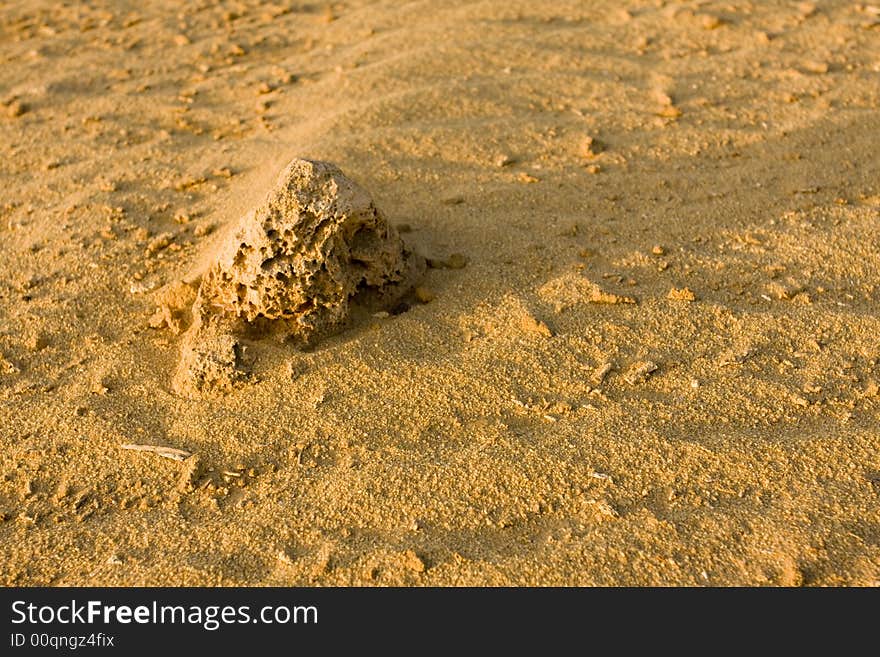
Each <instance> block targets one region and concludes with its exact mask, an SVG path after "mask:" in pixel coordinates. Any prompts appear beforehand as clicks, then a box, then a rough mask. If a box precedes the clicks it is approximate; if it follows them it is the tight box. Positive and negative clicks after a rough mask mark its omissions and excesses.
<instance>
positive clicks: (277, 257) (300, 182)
mask: <svg viewBox="0 0 880 657" xmlns="http://www.w3.org/2000/svg"><path fill="white" fill-rule="evenodd" d="M424 269H425V261H424V259H423V258H422V257H421V256H419V255H418V254H416V253H414V252H413V251H411V250H410V249H408V248H407V247H406V245H405V244H404V243H403V241H402V240H401V239H400V236H399V235H398V234H397V231H396V230H395V229H394V228H393V227H392V226H390V225H389V224H388V222H387V221H386V220H385V218H384V217H383V215H382V213H381V212H380V211H379V210H378V208H377V207H376V206H375V204H374V203H373V201H372V199H371V198H370V195H369V194H368V193H367V192H366V191H365V190H364V189H363V188H361V187H360V186H359V185H357V184H356V183H355V182H353V181H352V180H350V179H349V178H347V177H346V176H345V175H344V174H343V173H342V171H340V170H339V168H338V167H336V166H335V165H333V164H330V163H327V162H317V161H310V160H300V159H295V160H293V161H292V162H290V163H289V164H288V165H287V167H286V168H285V169H284V170H283V171H282V172H281V174H280V176H279V177H278V181H277V183H276V185H275V187H274V188H273V189H272V190H271V191H270V192H269V194H268V196H267V198H266V200H265V201H264V202H263V203H262V204H261V205H259V206H258V207H257V208H255V209H254V210H252V211H251V212H249V213H248V214H246V215H245V216H244V217H242V218H241V220H240V221H239V223H238V225H237V226H236V227H235V229H234V231H232V233H231V234H230V237H229V238H228V239H227V240H226V241H225V242H224V243H223V244H222V245H221V247H220V251H219V252H218V254H217V257H216V258H215V259H214V261H213V264H212V265H211V266H210V268H209V269H208V271H207V273H206V274H205V275H204V276H203V278H202V282H201V285H200V287H199V291H198V295H197V296H196V300H195V303H194V305H193V322H192V326H191V327H190V329H189V331H187V334H186V335H185V336H184V340H183V345H182V353H181V361H180V365H179V367H178V371H177V374H176V375H175V377H174V388H175V390H176V391H177V392H179V393H182V394H187V395H189V394H192V393H193V392H194V391H195V392H204V391H206V390H209V389H218V388H219V389H224V388H226V387H228V383H229V382H234V381H235V380H236V379H237V378H240V363H238V362H237V360H236V356H235V354H236V349H235V348H234V345H236V344H238V338H237V336H238V335H241V334H242V332H245V331H247V332H249V333H252V332H254V331H257V332H259V333H262V334H272V335H276V336H281V337H282V338H284V339H289V340H293V341H295V342H301V343H308V342H313V341H314V340H315V339H316V338H318V337H320V336H321V335H325V334H327V333H328V332H330V331H332V330H334V329H336V328H338V327H340V326H341V325H343V324H344V322H345V321H346V319H347V317H348V315H349V310H350V307H351V305H352V304H353V303H357V304H359V305H363V306H365V307H367V308H369V309H371V310H379V309H382V308H386V307H392V306H393V305H395V304H396V303H398V302H399V301H400V299H401V297H402V296H404V295H405V294H406V293H408V292H409V291H410V290H411V289H412V286H413V285H414V284H415V283H416V282H417V281H418V279H419V277H420V276H421V274H422V273H423V272H424ZM223 336H226V337H223ZM212 345H213V346H212ZM216 349H219V352H217V351H216ZM218 367H219V370H218V369H217V368H218ZM217 371H219V372H225V374H221V375H220V376H219V377H217V376H215V375H214V374H216V372H217Z"/></svg>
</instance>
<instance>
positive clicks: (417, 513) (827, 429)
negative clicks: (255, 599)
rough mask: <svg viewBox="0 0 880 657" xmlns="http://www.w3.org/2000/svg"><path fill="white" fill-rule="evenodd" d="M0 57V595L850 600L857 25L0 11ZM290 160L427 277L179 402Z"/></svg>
mask: <svg viewBox="0 0 880 657" xmlns="http://www.w3.org/2000/svg"><path fill="white" fill-rule="evenodd" d="M0 62H2V67H0V153H2V157H0V184H2V190H0V546H2V551H0V584H2V585H5V586H35V585H40V586H46V585H51V586H64V585H77V586H116V585H126V586H132V585H146V586H178V585H189V586H209V585H210V586H214V585H223V586H243V585H251V586H264V585H265V586H268V585H280V586H289V585H318V586H323V585H346V586H348V585H355V586H374V585H378V586H382V585H404V586H462V585H469V586H473V585H477V586H496V585H516V586H521V585H529V586H534V585H537V586H546V585H566V586H570V585H576V586H583V585H590V586H592V585H596V586H621V585H626V586H632V585H635V586H645V585H652V586H704V585H705V586H730V585H746V586H764V585H770V586H801V585H805V586H828V585H830V586H842V585H857V586H877V585H880V362H878V361H880V305H878V304H880V155H878V153H880V5H878V4H877V3H873V4H872V3H871V2H867V3H856V2H850V1H848V0H847V1H844V0H827V1H818V0H817V1H816V2H793V1H782V0H767V1H762V2H746V1H730V2H716V1H714V0H709V1H704V0H693V1H682V2H677V1H672V0H632V1H631V2H628V3H625V4H621V3H619V2H614V1H611V0H595V1H592V2H575V1H561V2H534V1H532V2H524V1H519V0H504V1H501V0H482V1H470V2H465V1H459V0H450V1H448V2H439V1H429V0H423V1H417V2H392V1H388V0H383V1H367V0H351V1H346V2H335V3H332V4H327V3H324V2H310V3H300V2H289V1H286V0H278V2H274V3H264V2H256V1H253V0H240V1H231V2H225V1H220V2H218V1H214V0H199V1H198V2H192V3H174V2H170V1H168V0H148V1H145V2H130V1H128V0H121V1H119V2H90V3H78V2H75V3H69V4H66V5H65V4H60V3H57V2H49V1H43V0H22V1H19V2H9V3H4V4H3V6H2V7H0ZM294 158H302V159H306V160H317V161H322V162H331V163H334V164H335V165H336V166H338V167H339V169H340V170H341V171H342V172H344V175H345V176H347V177H348V178H350V179H351V180H352V181H355V182H356V183H357V184H358V185H359V186H360V187H362V188H363V190H366V192H368V193H369V195H370V197H371V198H372V201H373V202H374V203H375V206H376V207H377V208H378V209H379V210H380V211H381V214H382V216H383V217H384V220H385V221H387V224H388V226H391V227H392V228H393V229H394V231H395V235H397V234H399V236H400V239H401V240H402V242H403V244H404V245H405V248H406V249H407V250H409V251H411V252H413V253H416V254H419V255H420V256H421V257H423V258H424V259H426V261H427V267H425V268H424V273H420V274H419V276H418V280H417V281H414V283H413V284H414V285H415V288H414V291H413V292H412V293H410V296H409V297H407V299H408V301H407V302H406V303H403V304H397V305H395V306H394V307H389V308H388V309H387V310H386V311H375V309H373V310H370V311H352V312H351V314H350V316H349V317H348V319H347V320H346V321H345V323H344V325H341V326H339V327H338V330H334V331H332V332H328V333H327V334H326V335H323V336H321V337H320V339H317V340H314V341H313V342H310V343H309V344H294V343H291V342H290V341H285V340H279V339H274V338H272V339H270V338H266V337H265V336H263V335H258V334H256V333H254V334H248V335H244V336H243V337H242V338H241V340H240V342H239V343H237V344H236V352H235V353H236V359H237V361H236V368H237V369H236V372H238V373H240V374H241V376H240V377H238V378H236V379H235V380H232V379H230V381H229V385H228V389H224V390H210V391H202V390H195V389H194V390H192V391H191V392H192V394H182V390H181V388H180V387H179V386H178V387H175V385H174V381H175V372H176V371H177V369H178V368H179V363H180V362H181V357H182V356H181V354H182V353H184V352H185V348H186V344H185V336H186V335H188V333H187V331H188V329H189V328H190V327H191V325H192V323H193V321H194V319H193V311H192V308H193V303H194V301H193V300H194V298H195V297H196V294H197V291H198V290H199V286H200V284H201V282H202V281H203V280H204V277H205V275H206V272H207V271H209V268H210V267H211V265H212V263H214V262H216V260H217V258H218V254H220V253H222V252H223V249H224V248H227V249H228V247H229V244H230V240H233V239H234V237H233V233H234V230H235V227H236V225H238V224H237V222H239V221H240V220H241V218H242V217H245V216H246V215H247V213H248V212H249V211H250V210H252V209H253V208H255V207H258V206H260V204H261V203H263V202H264V199H265V198H266V196H267V194H268V193H269V192H270V191H271V190H272V189H273V185H275V184H276V180H277V179H278V176H279V172H281V171H282V170H283V169H284V167H285V166H286V165H287V163H288V162H289V161H291V160H292V159H294ZM395 244H396V243H395ZM232 245H233V246H235V244H234V243H233V244H232ZM409 251H407V252H409ZM182 350H183V351H182ZM188 392H190V391H189V390H183V393H188Z"/></svg>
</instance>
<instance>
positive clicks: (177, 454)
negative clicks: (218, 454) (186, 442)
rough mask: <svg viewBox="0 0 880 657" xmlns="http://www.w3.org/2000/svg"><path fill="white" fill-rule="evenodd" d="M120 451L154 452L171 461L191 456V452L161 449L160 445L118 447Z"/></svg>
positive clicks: (169, 448)
mask: <svg viewBox="0 0 880 657" xmlns="http://www.w3.org/2000/svg"><path fill="white" fill-rule="evenodd" d="M119 448H120V449H131V450H134V451H136V452H155V453H156V454H158V455H159V456H164V457H165V458H166V459H172V460H174V461H184V460H186V459H188V458H189V457H190V456H192V453H191V452H187V451H185V450H182V449H174V448H173V447H162V446H161V445H134V444H127V445H120V446H119Z"/></svg>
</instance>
